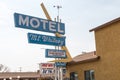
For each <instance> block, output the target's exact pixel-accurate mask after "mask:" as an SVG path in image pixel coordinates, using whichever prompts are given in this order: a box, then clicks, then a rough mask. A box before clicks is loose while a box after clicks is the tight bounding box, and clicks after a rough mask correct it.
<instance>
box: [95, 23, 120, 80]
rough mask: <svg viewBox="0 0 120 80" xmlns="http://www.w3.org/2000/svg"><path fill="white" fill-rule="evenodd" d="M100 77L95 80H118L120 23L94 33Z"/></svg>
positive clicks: (119, 79) (119, 69)
mask: <svg viewBox="0 0 120 80" xmlns="http://www.w3.org/2000/svg"><path fill="white" fill-rule="evenodd" d="M95 39H96V51H97V55H99V56H101V63H100V65H99V66H100V67H101V68H100V71H101V74H100V75H101V76H100V77H98V78H99V79H97V80H105V79H107V80H120V22H117V23H114V24H112V25H109V26H108V27H105V28H103V29H100V30H98V31H96V32H95Z"/></svg>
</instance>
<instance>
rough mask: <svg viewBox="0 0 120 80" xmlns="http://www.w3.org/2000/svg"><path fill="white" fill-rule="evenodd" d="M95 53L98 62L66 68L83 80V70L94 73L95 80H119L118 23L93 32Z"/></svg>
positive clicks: (119, 48) (119, 44)
mask: <svg viewBox="0 0 120 80" xmlns="http://www.w3.org/2000/svg"><path fill="white" fill-rule="evenodd" d="M95 41H96V53H97V55H98V56H100V60H98V61H94V62H89V63H81V64H77V65H71V66H68V67H69V68H68V71H70V72H77V73H78V77H79V80H85V79H84V71H85V70H91V69H92V70H94V71H95V80H120V22H117V23H114V24H112V25H109V26H108V27H107V26H106V27H104V28H101V29H99V30H96V31H95Z"/></svg>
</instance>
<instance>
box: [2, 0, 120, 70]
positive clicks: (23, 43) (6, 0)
mask: <svg viewBox="0 0 120 80" xmlns="http://www.w3.org/2000/svg"><path fill="white" fill-rule="evenodd" d="M42 2H43V3H44V5H45V6H46V8H47V10H48V12H49V14H50V15H51V17H52V20H54V18H55V17H56V16H57V14H58V13H57V8H54V7H53V6H54V5H55V6H57V5H60V6H62V8H60V10H59V14H60V19H62V22H63V23H65V29H66V30H65V31H66V33H65V35H64V36H66V46H67V48H68V50H69V52H70V54H71V56H72V57H74V56H76V55H79V54H81V53H82V52H89V51H94V50H95V40H94V33H93V32H89V30H90V29H92V28H94V27H97V26H99V25H101V24H104V23H106V22H108V21H110V20H112V19H115V18H117V17H120V10H119V8H120V5H119V4H120V1H119V0H114V1H113V0H99V1H98V0H71V1H70V0H24V1H22V0H1V1H0V37H1V38H0V64H4V65H6V66H8V67H9V68H10V69H11V71H19V67H22V71H36V69H38V63H41V62H46V61H49V60H51V59H49V58H45V56H44V55H45V53H44V50H45V49H47V48H50V49H51V48H54V46H46V45H38V44H29V43H28V39H27V33H28V32H32V33H38V34H44V35H53V34H51V33H46V32H40V31H34V30H27V29H21V28H16V27H15V25H14V19H13V18H14V17H13V14H14V13H15V12H17V13H22V14H26V15H30V16H35V17H39V18H43V19H46V17H45V15H44V13H43V11H42V8H41V7H40V4H41V3H42ZM52 60H53V59H52Z"/></svg>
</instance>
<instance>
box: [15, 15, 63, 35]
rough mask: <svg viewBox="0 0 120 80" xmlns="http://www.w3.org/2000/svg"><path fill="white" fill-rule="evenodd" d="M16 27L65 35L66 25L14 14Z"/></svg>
mask: <svg viewBox="0 0 120 80" xmlns="http://www.w3.org/2000/svg"><path fill="white" fill-rule="evenodd" d="M14 22H15V26H16V27H19V28H25V29H32V30H37V31H44V32H50V33H60V34H65V24H64V23H59V22H55V21H51V20H46V19H42V18H37V17H33V16H28V15H24V14H19V13H14Z"/></svg>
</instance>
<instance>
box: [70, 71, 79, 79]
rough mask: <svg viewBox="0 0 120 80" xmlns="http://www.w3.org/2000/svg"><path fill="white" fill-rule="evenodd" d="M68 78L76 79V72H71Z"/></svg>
mask: <svg viewBox="0 0 120 80" xmlns="http://www.w3.org/2000/svg"><path fill="white" fill-rule="evenodd" d="M70 80H78V74H77V73H76V72H71V73H70Z"/></svg>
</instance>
